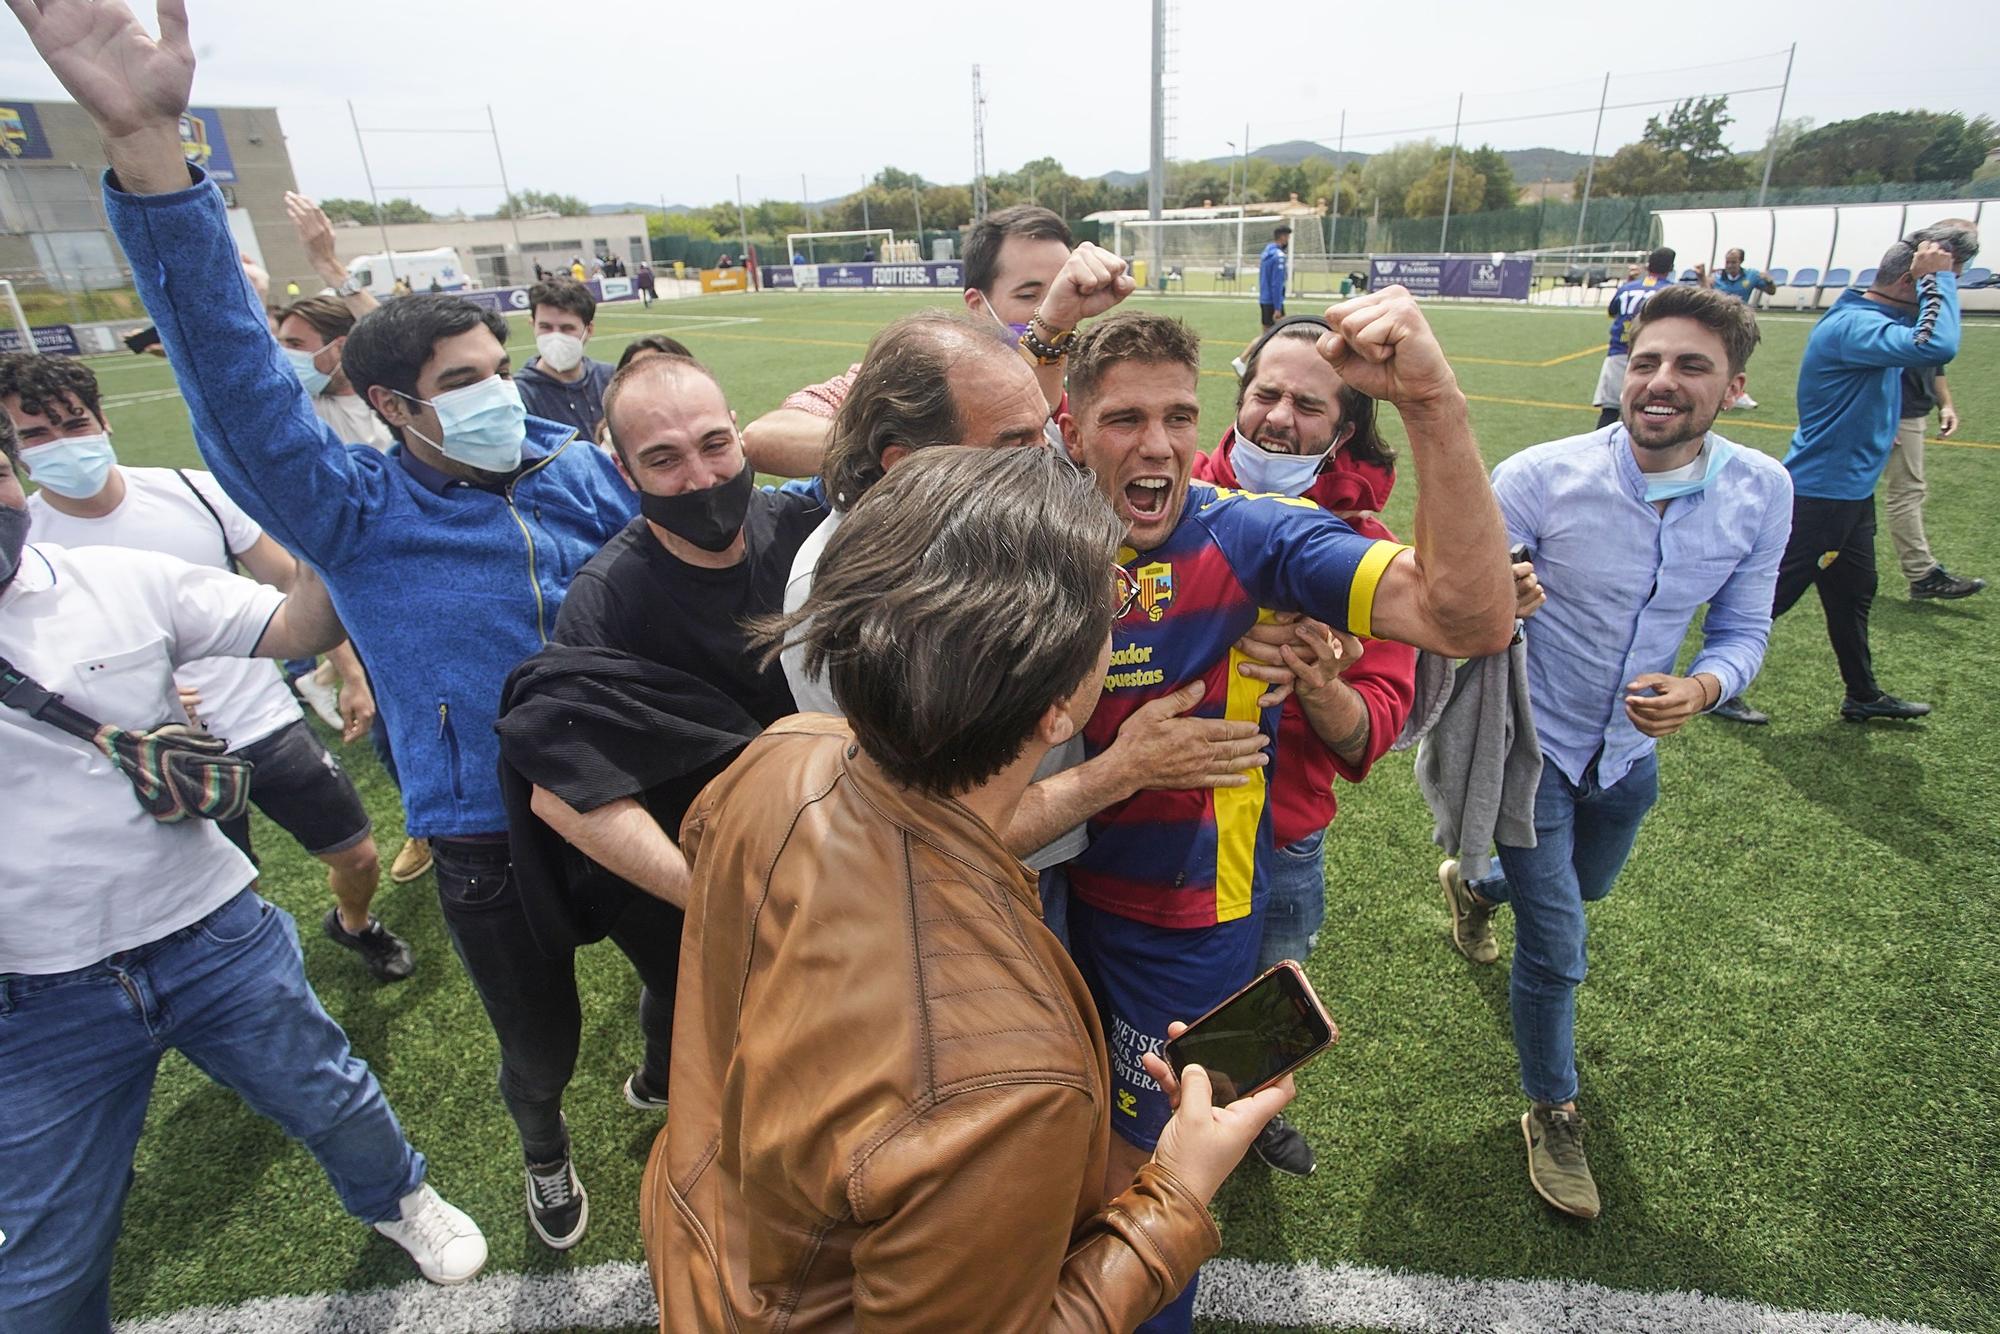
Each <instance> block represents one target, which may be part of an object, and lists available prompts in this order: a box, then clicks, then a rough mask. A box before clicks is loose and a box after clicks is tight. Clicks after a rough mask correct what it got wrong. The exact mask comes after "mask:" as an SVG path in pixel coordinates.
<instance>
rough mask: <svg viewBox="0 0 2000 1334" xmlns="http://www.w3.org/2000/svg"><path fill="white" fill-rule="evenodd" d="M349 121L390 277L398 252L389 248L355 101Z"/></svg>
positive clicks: (348, 109)
mask: <svg viewBox="0 0 2000 1334" xmlns="http://www.w3.org/2000/svg"><path fill="white" fill-rule="evenodd" d="M347 122H348V124H350V125H352V126H353V127H354V146H355V147H356V148H357V149H359V150H360V151H361V175H362V178H363V179H364V180H366V181H367V182H368V199H369V202H371V203H373V204H374V205H375V226H376V228H377V229H378V230H379V231H380V232H381V233H382V254H383V257H384V260H385V262H386V263H387V264H388V265H389V278H390V280H391V281H394V280H395V277H396V252H395V251H394V250H392V249H390V248H389V225H388V224H387V223H386V222H384V221H383V220H382V198H381V196H380V195H378V194H376V193H375V173H374V172H373V171H370V170H369V168H368V145H367V144H365V143H363V142H362V140H361V120H360V118H359V117H357V116H356V115H355V114H354V102H353V100H352V99H349V101H348V103H347Z"/></svg>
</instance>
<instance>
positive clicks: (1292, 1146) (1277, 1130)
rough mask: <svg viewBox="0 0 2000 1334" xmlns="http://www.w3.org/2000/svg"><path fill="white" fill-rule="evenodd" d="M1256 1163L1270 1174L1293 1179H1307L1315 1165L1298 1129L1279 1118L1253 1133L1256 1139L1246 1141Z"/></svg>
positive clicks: (1310, 1150)
mask: <svg viewBox="0 0 2000 1334" xmlns="http://www.w3.org/2000/svg"><path fill="white" fill-rule="evenodd" d="M1250 1147H1251V1149H1253V1150H1254V1151H1255V1152H1256V1154H1257V1158H1258V1160H1259V1161H1261V1162H1262V1163H1263V1164H1264V1166H1266V1167H1268V1168H1271V1169H1272V1170H1273V1171H1278V1172H1289V1173H1290V1174H1291V1175H1293V1176H1295V1177H1309V1176H1311V1175H1312V1174H1313V1168H1314V1166H1315V1165H1316V1164H1315V1163H1314V1160H1313V1151H1312V1145H1310V1144H1308V1143H1306V1137H1305V1136H1304V1135H1301V1134H1300V1133H1299V1131H1298V1128H1297V1127H1296V1126H1294V1125H1292V1124H1291V1122H1289V1121H1287V1120H1285V1118H1284V1117H1282V1116H1274V1117H1272V1118H1271V1123H1270V1124H1269V1125H1267V1126H1265V1127H1264V1128H1263V1129H1262V1130H1260V1131H1258V1132H1257V1138H1256V1139H1254V1140H1252V1141H1250Z"/></svg>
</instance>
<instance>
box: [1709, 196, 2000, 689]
mask: <svg viewBox="0 0 2000 1334" xmlns="http://www.w3.org/2000/svg"><path fill="white" fill-rule="evenodd" d="M1978 253H1979V231H1978V229H1977V228H1975V227H1974V226H1973V225H1972V224H1971V223H1970V222H1967V221H1964V220H1963V219H1947V220H1945V221H1943V222H1939V223H1936V224H1934V225H1933V226H1930V227H1926V228H1924V229H1923V230H1921V231H1917V232H1912V233H1911V234H1910V235H1909V236H1906V237H1904V238H1903V239H1902V240H1900V241H1898V242H1896V244H1894V245H1892V246H1890V247H1889V249H1888V251H1887V253H1885V254H1884V255H1883V256H1882V263H1881V265H1880V266H1879V267H1878V268H1877V269H1876V272H1875V283H1874V285H1873V286H1871V287H1870V288H1869V289H1868V290H1867V291H1865V292H1842V293H1841V294H1840V299H1839V300H1838V301H1836V302H1834V303H1833V308H1832V309H1831V310H1829V311H1827V313H1826V314H1825V315H1823V316H1821V317H1820V320H1819V323H1817V324H1815V325H1814V326H1813V329H1812V333H1811V334H1810V335H1808V336H1807V338H1806V352H1805V356H1804V358H1803V359H1801V360H1800V362H1799V427H1798V430H1796V431H1794V432H1793V433H1792V447H1791V450H1790V451H1789V452H1788V453H1786V455H1785V467H1786V468H1787V469H1789V470H1790V472H1791V474H1792V486H1793V493H1794V494H1793V498H1792V538H1791V545H1789V546H1788V547H1786V548H1785V559H1784V561H1783V563H1782V564H1781V565H1780V566H1779V568H1778V588H1777V593H1776V595H1775V599H1776V600H1775V605H1774V607H1773V611H1772V615H1774V616H1783V615H1784V614H1785V613H1786V612H1788V611H1790V610H1791V609H1792V604H1793V603H1795V602H1797V601H1798V600H1799V599H1800V598H1801V597H1803V596H1804V595H1805V591H1806V589H1808V588H1817V589H1818V590H1819V600H1820V604H1821V605H1822V606H1823V607H1825V609H1826V635H1827V638H1828V639H1829V640H1830V641H1831V642H1832V644H1833V656H1834V658H1835V660H1836V661H1838V662H1839V664H1840V678H1841V681H1842V683H1843V684H1844V685H1845V687H1846V695H1845V697H1844V698H1843V699H1842V700H1841V702H1840V716H1841V717H1842V718H1844V719H1846V720H1847V721H1848V722H1852V723H1865V722H1868V721H1869V720H1871V719H1876V718H1888V719H1908V718H1921V717H1923V716H1924V715H1925V714H1927V713H1929V712H1930V711H1931V706H1930V705H1928V704H1920V703H1916V702H1913V701H1910V700H1903V699H1898V698H1896V697H1895V696H1894V695H1891V694H1889V693H1888V692H1887V691H1885V690H1883V689H1882V687H1881V686H1880V685H1879V684H1877V683H1876V680H1875V658H1874V654H1873V653H1872V652H1871V651H1870V649H1869V647H1868V614H1869V611H1870V609H1871V608H1872V607H1873V606H1874V604H1875V582H1876V580H1875V487H1876V485H1877V484H1878V483H1879V482H1880V481H1881V480H1882V472H1883V469H1885V468H1886V467H1888V464H1889V455H1890V452H1891V451H1892V450H1893V449H1894V448H1895V444H1896V425H1897V420H1898V417H1899V415H1900V414H1901V411H1902V403H1903V393H1902V390H1903V382H1902V372H1903V371H1905V370H1913V369H1920V368H1924V367H1936V366H1943V365H1945V364H1947V363H1948V362H1950V361H1951V359H1952V358H1953V357H1955V356H1957V355H1958V340H1959V310H1958V274H1959V271H1960V270H1962V269H1963V268H1964V267H1965V266H1966V265H1967V264H1968V263H1970V262H1971V261H1972V258H1973V256H1975V255H1977V254H1978ZM1715 712H1716V716H1717V717H1718V718H1726V719H1728V720H1729V721H1731V722H1739V723H1752V724H1756V723H1765V722H1769V721H1770V719H1769V717H1768V716H1767V715H1765V714H1764V713H1762V712H1760V711H1759V710H1757V709H1753V708H1751V707H1750V705H1749V704H1748V703H1747V702H1746V701H1745V700H1743V699H1742V698H1741V697H1740V696H1734V695H1732V696H1731V698H1730V699H1729V700H1728V701H1727V702H1726V704H1725V706H1724V707H1723V708H1720V709H1717V710H1716V711H1715Z"/></svg>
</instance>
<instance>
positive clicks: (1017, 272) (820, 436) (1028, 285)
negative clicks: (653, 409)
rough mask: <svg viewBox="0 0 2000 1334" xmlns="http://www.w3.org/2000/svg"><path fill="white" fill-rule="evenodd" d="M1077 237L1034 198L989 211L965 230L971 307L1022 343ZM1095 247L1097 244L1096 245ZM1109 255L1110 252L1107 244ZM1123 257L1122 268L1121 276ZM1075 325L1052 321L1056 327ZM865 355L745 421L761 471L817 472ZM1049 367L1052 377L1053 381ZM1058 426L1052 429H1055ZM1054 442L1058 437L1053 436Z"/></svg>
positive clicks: (1061, 315)
mask: <svg viewBox="0 0 2000 1334" xmlns="http://www.w3.org/2000/svg"><path fill="white" fill-rule="evenodd" d="M1073 244H1074V242H1073V240H1072V238H1071V236H1070V231H1069V226H1068V224H1066V223H1064V222H1063V220H1062V218H1061V217H1059V216H1058V215H1057V214H1055V213H1053V212H1051V211H1050V210H1048V209H1045V208H1038V207H1036V206H1035V205H1033V204H1016V205H1014V206H1013V207H1011V208H1003V209H999V210H997V211H995V212H992V213H988V214H987V215H986V216H985V217H983V218H980V219H979V220H978V221H977V222H975V223H973V224H972V229H971V230H970V231H969V232H968V233H967V234H966V238H965V290H964V292H963V293H962V297H963V299H964V301H965V307H966V309H967V310H969V311H971V312H972V313H973V314H974V315H979V314H981V313H982V312H984V313H985V314H986V315H987V316H989V317H990V318H991V319H993V320H994V321H995V322H996V323H998V324H1000V325H1002V326H1004V327H1005V328H1006V330H1007V332H1008V336H1009V339H1010V341H1012V342H1014V343H1016V344H1018V343H1019V342H1020V339H1021V335H1022V334H1024V333H1026V332H1027V330H1028V322H1029V321H1030V320H1032V319H1033V318H1034V316H1035V311H1036V309H1037V308H1038V307H1040V305H1041V304H1042V300H1043V298H1044V297H1045V296H1047V295H1049V294H1050V289H1051V287H1052V285H1053V284H1054V283H1055V280H1056V277H1057V275H1058V274H1060V273H1061V272H1062V271H1063V268H1064V266H1065V265H1066V264H1067V263H1068V262H1069V260H1070V258H1071V254H1072V251H1071V247H1072V245H1073ZM1091 249H1092V250H1096V247H1095V246H1093V247H1091ZM1100 253H1101V254H1103V256H1104V258H1105V259H1106V260H1110V259H1113V258H1115V257H1113V256H1111V255H1110V254H1109V253H1108V252H1100ZM1123 271H1124V270H1123V265H1122V263H1121V264H1120V265H1119V269H1118V272H1119V274H1120V275H1121V276H1122V274H1123ZM1068 304H1069V303H1068V300H1067V298H1058V302H1057V306H1056V309H1055V311H1054V312H1053V314H1054V316H1055V318H1058V319H1062V320H1067V319H1070V318H1071V317H1070V316H1069V315H1068V314H1067V313H1066V310H1067V306H1068ZM1063 327H1070V326H1066V325H1057V326H1051V328H1052V329H1057V328H1063ZM859 369H860V365H859V363H856V364H855V365H853V366H849V367H848V368H847V370H846V372H845V373H843V374H841V375H836V376H835V377H833V378H832V379H831V380H827V381H825V382H824V383H822V384H817V385H808V386H807V387H806V388H804V389H800V390H798V391H797V392H795V393H793V394H792V395H791V396H790V397H788V398H787V399H785V401H784V402H783V403H782V404H780V405H779V406H778V407H777V408H776V409H774V410H773V411H771V412H767V413H765V414H764V415H763V416H761V417H759V418H757V419H756V420H755V421H753V422H751V423H750V424H749V425H748V426H746V427H744V428H743V443H744V446H745V447H746V448H747V449H748V450H749V451H750V459H751V461H752V462H753V463H755V464H756V465H757V468H758V470H759V471H760V472H768V473H776V474H777V475H778V476H780V477H809V476H813V475H815V474H817V473H818V472H819V469H820V462H821V460H822V458H823V457H824V455H825V453H826V442H827V434H828V431H829V430H830V429H831V426H832V422H833V417H834V414H835V413H836V412H838V411H839V410H840V404H841V400H842V399H844V398H845V397H846V396H847V391H848V390H849V389H850V388H851V387H852V386H853V384H854V374H855V372H856V371H857V370H859ZM1048 383H1049V381H1048V378H1047V376H1046V374H1045V385H1044V387H1045V388H1047V387H1048ZM1052 383H1053V386H1054V389H1055V394H1054V396H1053V397H1052V398H1050V400H1049V404H1050V408H1051V410H1052V412H1053V410H1054V409H1056V408H1057V407H1058V406H1059V405H1060V402H1061V399H1062V383H1061V374H1060V368H1059V367H1057V368H1056V372H1055V374H1054V376H1053V380H1052ZM1052 434H1053V432H1052ZM1051 443H1052V444H1053V443H1055V441H1053V440H1052V441H1051Z"/></svg>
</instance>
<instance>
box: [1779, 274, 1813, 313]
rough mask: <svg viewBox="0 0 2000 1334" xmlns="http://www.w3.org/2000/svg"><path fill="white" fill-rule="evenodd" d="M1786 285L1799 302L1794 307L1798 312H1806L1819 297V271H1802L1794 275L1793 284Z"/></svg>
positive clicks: (1795, 302) (1794, 303)
mask: <svg viewBox="0 0 2000 1334" xmlns="http://www.w3.org/2000/svg"><path fill="white" fill-rule="evenodd" d="M1785 285H1786V286H1787V287H1789V288H1791V289H1792V291H1793V293H1794V294H1795V295H1796V297H1797V300H1796V301H1794V302H1793V303H1792V304H1793V307H1794V308H1795V309H1798V310H1804V309H1805V308H1806V307H1807V306H1808V305H1810V304H1811V303H1812V302H1813V301H1815V300H1816V299H1817V298H1818V296H1819V270H1818V269H1800V270H1799V271H1798V272H1797V273H1795V274H1793V275H1792V280H1791V282H1789V283H1787V284H1785Z"/></svg>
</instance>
